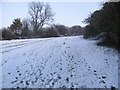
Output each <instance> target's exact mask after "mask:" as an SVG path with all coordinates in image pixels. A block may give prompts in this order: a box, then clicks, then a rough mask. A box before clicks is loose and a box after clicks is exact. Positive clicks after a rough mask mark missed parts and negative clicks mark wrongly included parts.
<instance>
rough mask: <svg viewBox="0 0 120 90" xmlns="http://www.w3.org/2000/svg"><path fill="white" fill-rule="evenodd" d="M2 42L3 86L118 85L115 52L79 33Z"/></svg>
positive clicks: (103, 86)
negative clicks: (73, 35)
mask: <svg viewBox="0 0 120 90" xmlns="http://www.w3.org/2000/svg"><path fill="white" fill-rule="evenodd" d="M0 43H2V86H3V88H110V87H111V86H114V87H116V88H117V87H118V66H117V65H118V52H117V51H116V50H114V49H111V48H106V47H100V46H96V44H95V41H94V40H85V39H83V38H82V37H79V36H75V37H61V38H48V39H25V40H11V41H0Z"/></svg>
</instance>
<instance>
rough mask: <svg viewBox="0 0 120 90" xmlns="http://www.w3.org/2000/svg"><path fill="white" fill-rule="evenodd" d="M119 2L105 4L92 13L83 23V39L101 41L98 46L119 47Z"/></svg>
mask: <svg viewBox="0 0 120 90" xmlns="http://www.w3.org/2000/svg"><path fill="white" fill-rule="evenodd" d="M119 4H120V2H106V3H104V4H103V6H102V8H101V9H100V10H97V11H95V12H94V13H92V14H91V15H90V16H89V17H88V18H87V19H85V21H84V22H85V23H87V24H88V25H87V26H86V27H85V30H84V38H95V39H102V40H101V42H99V43H98V44H101V45H108V46H110V45H112V46H113V45H115V46H118V45H119V40H118V37H119V36H120V22H119V21H120V13H119V10H120V5H119Z"/></svg>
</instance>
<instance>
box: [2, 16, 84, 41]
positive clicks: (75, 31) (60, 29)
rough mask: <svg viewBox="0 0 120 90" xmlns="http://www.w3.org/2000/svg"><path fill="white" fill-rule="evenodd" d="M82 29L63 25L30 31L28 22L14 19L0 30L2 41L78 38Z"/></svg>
mask: <svg viewBox="0 0 120 90" xmlns="http://www.w3.org/2000/svg"><path fill="white" fill-rule="evenodd" d="M83 30H84V28H82V27H81V26H79V25H75V26H72V27H67V26H65V25H58V24H57V25H55V24H53V25H50V26H48V27H46V28H41V29H40V30H39V29H38V30H37V31H36V30H35V31H34V30H32V28H31V24H30V22H29V20H23V21H22V22H21V20H20V18H17V19H14V21H13V23H12V24H11V26H10V27H7V28H2V30H1V31H2V39H3V40H11V39H26V38H48V37H62V36H78V35H82V34H83Z"/></svg>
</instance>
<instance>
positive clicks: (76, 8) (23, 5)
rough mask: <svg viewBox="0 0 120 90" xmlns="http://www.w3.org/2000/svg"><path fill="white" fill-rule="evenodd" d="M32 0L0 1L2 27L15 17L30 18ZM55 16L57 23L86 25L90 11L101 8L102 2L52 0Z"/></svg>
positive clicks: (8, 24)
mask: <svg viewBox="0 0 120 90" xmlns="http://www.w3.org/2000/svg"><path fill="white" fill-rule="evenodd" d="M29 3H30V2H2V3H0V8H1V10H2V11H1V13H2V16H0V17H2V18H0V19H2V20H0V21H2V23H1V25H0V28H3V27H8V26H10V25H11V24H12V21H13V20H14V19H15V18H21V20H23V19H25V18H29V14H28V7H29ZM50 6H51V8H52V11H53V13H54V14H55V16H54V22H53V23H55V24H63V25H65V26H68V27H71V26H73V25H80V26H82V27H84V26H85V25H86V24H85V23H82V21H84V19H85V18H87V17H88V16H89V15H90V13H93V12H94V11H96V10H98V9H100V8H101V2H50Z"/></svg>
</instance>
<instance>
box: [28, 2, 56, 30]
mask: <svg viewBox="0 0 120 90" xmlns="http://www.w3.org/2000/svg"><path fill="white" fill-rule="evenodd" d="M29 14H30V16H31V25H32V28H33V30H34V31H38V30H40V29H42V27H43V25H45V24H49V22H51V21H53V16H54V14H53V13H52V10H51V7H50V5H49V4H48V3H46V4H45V3H43V2H32V3H30V5H29Z"/></svg>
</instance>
